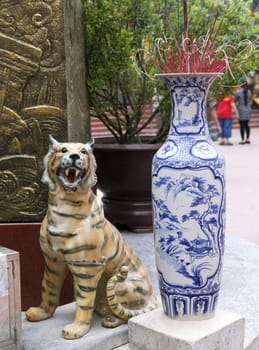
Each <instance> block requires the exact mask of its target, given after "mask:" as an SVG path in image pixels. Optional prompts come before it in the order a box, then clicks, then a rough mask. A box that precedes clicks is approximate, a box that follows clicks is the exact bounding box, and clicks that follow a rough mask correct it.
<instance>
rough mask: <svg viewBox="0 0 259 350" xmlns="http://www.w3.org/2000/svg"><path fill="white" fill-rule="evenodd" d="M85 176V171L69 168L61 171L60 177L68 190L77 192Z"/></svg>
mask: <svg viewBox="0 0 259 350" xmlns="http://www.w3.org/2000/svg"><path fill="white" fill-rule="evenodd" d="M84 175H85V170H82V169H78V168H76V167H68V168H66V169H62V170H60V171H59V174H58V177H59V179H60V181H61V183H62V185H63V187H64V188H65V189H66V190H70V191H76V190H77V188H78V185H79V184H80V182H81V180H82V178H83V177H84Z"/></svg>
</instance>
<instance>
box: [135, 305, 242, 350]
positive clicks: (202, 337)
mask: <svg viewBox="0 0 259 350" xmlns="http://www.w3.org/2000/svg"><path fill="white" fill-rule="evenodd" d="M244 329H245V319H244V318H243V317H241V316H239V315H236V314H233V313H230V312H225V311H218V312H217V313H216V315H215V316H214V317H213V318H212V319H210V320H204V321H175V320H172V319H170V318H169V317H167V316H166V315H165V314H164V312H163V310H162V309H157V310H154V311H151V312H149V313H147V314H143V315H140V316H138V317H134V318H132V319H131V320H130V321H129V349H130V350H166V349H170V350H171V349H174V350H243V348H244Z"/></svg>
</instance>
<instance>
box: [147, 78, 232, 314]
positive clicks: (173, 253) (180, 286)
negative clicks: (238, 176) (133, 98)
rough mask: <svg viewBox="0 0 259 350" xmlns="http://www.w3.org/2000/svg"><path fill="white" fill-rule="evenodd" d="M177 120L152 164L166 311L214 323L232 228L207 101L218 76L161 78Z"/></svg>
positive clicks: (158, 260)
mask: <svg viewBox="0 0 259 350" xmlns="http://www.w3.org/2000/svg"><path fill="white" fill-rule="evenodd" d="M157 76H158V77H160V78H163V79H164V80H165V81H166V83H167V85H168V87H169V89H170V92H171V100H172V120H171V127H170V132H169V135H168V137H167V140H166V142H165V143H164V144H163V145H162V146H161V148H160V149H159V150H158V151H157V153H156V154H155V156H154V159H153V164H152V200H153V218H154V234H155V257H156V266H157V271H158V276H159V287H160V292H161V298H162V304H163V308H164V311H165V313H166V314H167V315H168V316H169V317H172V318H175V319H178V318H182V319H206V318H211V317H212V316H213V313H214V311H215V308H216V304H217V299H218V293H219V289H220V281H221V272H222V263H223V251H224V226H225V180H224V164H225V163H224V159H223V158H222V157H221V156H220V155H219V154H218V151H217V149H216V148H215V146H214V144H213V142H212V140H211V138H210V136H209V131H208V126H207V118H206V112H207V108H206V99H207V93H208V89H209V87H210V85H211V83H212V82H213V81H214V79H215V78H216V77H217V76H218V75H217V74H213V73H210V74H158V75H157Z"/></svg>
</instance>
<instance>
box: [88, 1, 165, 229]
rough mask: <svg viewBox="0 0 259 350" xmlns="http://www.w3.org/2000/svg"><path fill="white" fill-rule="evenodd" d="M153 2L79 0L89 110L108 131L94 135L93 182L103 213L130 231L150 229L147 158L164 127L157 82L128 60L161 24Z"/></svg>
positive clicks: (150, 211) (149, 158)
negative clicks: (107, 134) (81, 0)
mask: <svg viewBox="0 0 259 350" xmlns="http://www.w3.org/2000/svg"><path fill="white" fill-rule="evenodd" d="M154 4H155V3H152V2H150V1H149V0H140V1H138V2H136V1H127V0H115V1H111V0H104V1H96V2H93V1H87V0H85V1H84V6H85V26H86V57H87V63H86V64H87V88H88V96H89V105H90V106H91V109H90V115H91V118H98V119H99V120H100V121H101V122H102V123H103V124H104V125H105V127H106V128H107V129H108V130H109V132H110V134H111V137H110V138H107V137H106V138H96V139H95V146H94V151H95V156H96V159H97V165H98V166H97V177H98V183H97V186H98V188H99V189H100V190H101V191H102V193H103V203H104V211H105V215H106V217H107V218H108V219H110V220H111V221H112V222H113V223H114V224H115V225H119V226H123V227H124V228H128V229H130V230H131V231H134V232H145V231H148V232H150V231H152V206H151V162H152V158H153V155H154V153H155V151H156V150H157V148H158V144H159V143H160V142H161V140H162V139H163V138H164V137H165V135H166V133H167V129H168V125H167V124H168V118H166V119H163V118H162V114H161V109H162V108H164V106H166V101H160V102H161V103H157V101H156V100H157V99H159V96H157V95H156V90H155V89H156V88H157V85H158V82H156V81H154V80H150V79H149V78H148V77H146V76H140V75H139V74H138V72H137V71H136V69H135V67H134V63H133V60H132V57H133V54H134V52H135V51H136V49H137V48H139V47H141V45H142V42H143V38H145V37H146V36H147V34H148V33H150V32H152V33H155V32H156V30H157V28H156V27H158V26H160V24H161V23H160V22H159V21H158V20H157V19H156V17H158V16H159V15H158V14H157V13H155V12H154Z"/></svg>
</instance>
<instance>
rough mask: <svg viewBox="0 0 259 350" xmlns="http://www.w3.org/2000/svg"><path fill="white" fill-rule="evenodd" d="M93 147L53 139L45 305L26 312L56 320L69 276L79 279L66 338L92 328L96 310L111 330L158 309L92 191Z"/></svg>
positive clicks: (43, 238) (43, 232) (137, 263)
mask: <svg viewBox="0 0 259 350" xmlns="http://www.w3.org/2000/svg"><path fill="white" fill-rule="evenodd" d="M91 146H92V145H91V144H90V143H86V144H82V143H59V142H58V141H56V140H55V139H54V138H53V137H51V136H50V146H49V151H48V153H47V155H46V156H45V158H44V166H45V170H44V173H43V177H42V181H43V182H44V183H46V184H48V186H49V199H48V208H47V212H46V216H45V218H44V219H43V221H42V224H41V229H40V246H41V250H42V253H43V256H44V259H45V271H44V276H43V281H42V290H41V297H42V301H41V304H40V306H39V307H31V308H29V309H28V310H27V311H26V317H27V319H28V320H29V321H40V320H44V319H46V318H49V317H51V316H52V315H53V314H54V312H55V309H56V308H57V306H58V302H59V294H60V290H61V287H62V284H63V281H64V278H65V275H66V272H67V269H68V270H70V272H71V273H72V275H73V280H74V286H75V301H76V303H75V304H76V312H75V319H74V322H73V323H71V324H69V325H67V326H65V327H64V329H63V331H62V334H63V337H64V338H67V339H76V338H79V337H81V336H83V335H85V334H86V333H87V332H88V331H89V329H90V323H91V319H92V316H93V312H94V311H96V312H97V313H98V314H99V315H101V317H102V324H103V326H105V327H116V326H118V325H120V324H122V323H126V322H127V320H128V319H129V318H131V317H133V316H136V315H139V314H140V313H144V312H147V311H150V310H153V309H155V308H156V298H155V295H154V291H153V289H152V286H151V282H150V279H149V276H148V273H147V270H146V268H145V266H144V264H143V263H142V261H141V260H140V258H139V257H138V256H137V255H136V253H135V252H134V251H133V250H132V248H131V247H130V246H129V245H128V244H127V242H125V240H124V238H123V237H122V235H121V234H120V232H119V231H118V230H117V229H116V228H115V227H114V226H113V225H112V224H111V223H110V222H109V221H108V220H107V219H106V218H105V217H104V213H103V208H102V205H101V203H100V202H99V200H98V199H97V197H96V196H95V194H94V193H93V192H92V190H91V189H92V187H93V186H94V185H95V183H96V175H95V170H96V161H95V158H94V155H93V151H92V147H91Z"/></svg>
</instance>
